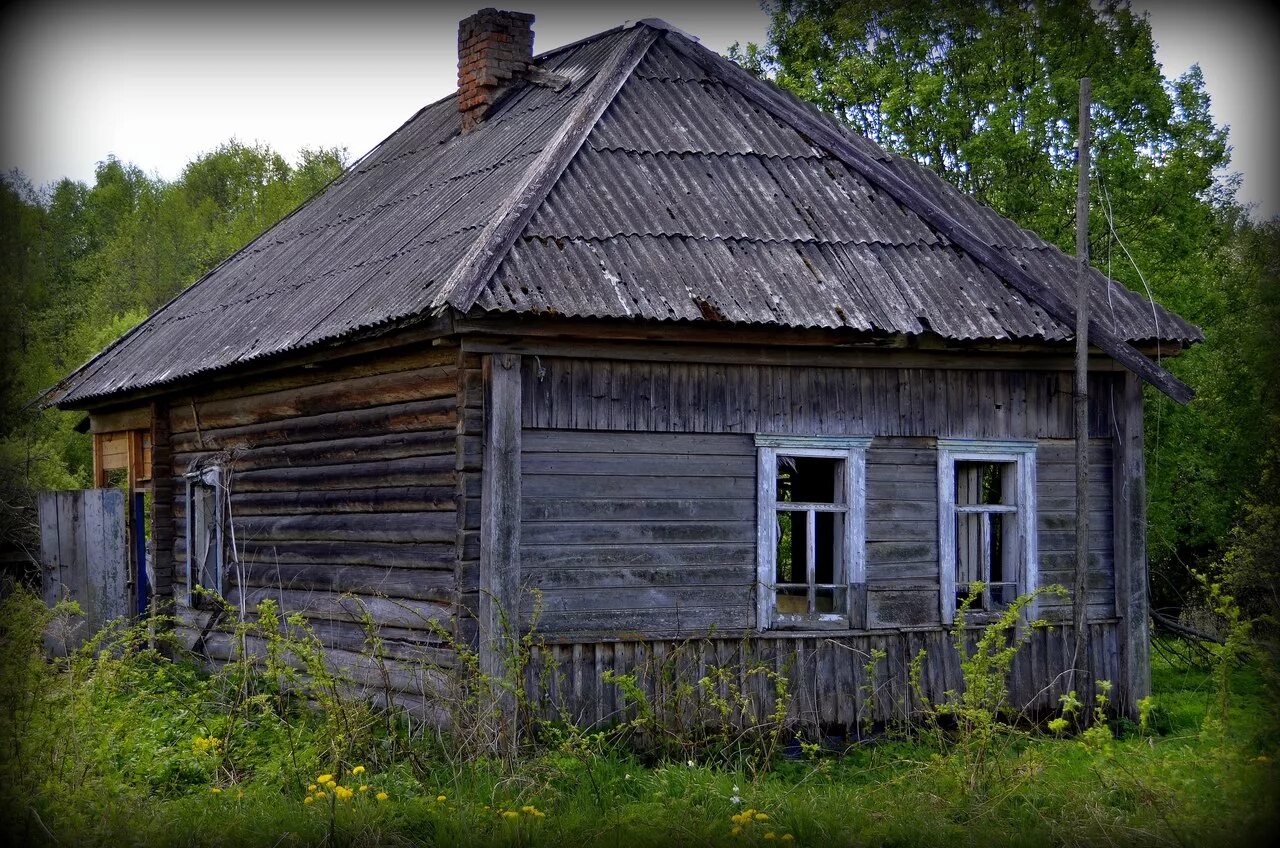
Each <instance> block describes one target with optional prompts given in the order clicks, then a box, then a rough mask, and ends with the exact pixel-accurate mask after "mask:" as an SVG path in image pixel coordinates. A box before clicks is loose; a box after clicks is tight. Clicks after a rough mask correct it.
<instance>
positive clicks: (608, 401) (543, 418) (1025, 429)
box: [522, 347, 1110, 465]
mask: <svg viewBox="0 0 1280 848" xmlns="http://www.w3.org/2000/svg"><path fill="white" fill-rule="evenodd" d="M684 349H685V350H689V348H688V347H686V348H684ZM528 361H529V362H531V363H532V362H533V358H531V357H530V358H528ZM887 361H888V362H893V360H887ZM635 364H636V363H634V362H628V361H619V360H610V359H590V358H586V357H585V356H583V357H574V358H568V357H545V358H544V357H538V362H537V363H536V364H530V365H528V366H527V367H526V372H527V373H526V380H525V385H526V388H525V394H524V397H523V398H522V406H523V410H522V418H523V421H524V424H525V426H526V427H530V428H535V427H536V428H540V429H541V428H550V429H557V430H581V429H589V430H609V431H613V432H619V433H628V434H635V435H636V436H640V437H643V435H644V433H645V432H646V431H648V432H652V431H658V432H664V431H675V432H692V433H699V434H706V435H707V436H708V437H709V438H716V437H717V436H720V437H723V435H724V434H726V433H737V434H743V435H747V434H754V433H784V434H785V433H794V434H807V435H816V434H829V435H849V434H851V433H875V434H876V435H877V436H880V437H884V436H890V437H892V436H914V437H934V436H952V437H997V438H1020V439H1022V438H1038V437H1044V436H1048V437H1057V438H1062V439H1069V438H1071V435H1072V432H1071V427H1072V424H1071V395H1070V392H1069V390H1068V391H1067V392H1066V393H1063V392H1060V391H1058V390H1056V389H1055V390H1054V391H1044V392H1042V393H1040V394H1039V395H1037V398H1036V401H1035V406H1034V409H1035V412H1036V413H1037V414H1036V415H1035V416H1033V415H1031V414H1027V415H1013V414H1009V413H1008V412H1007V410H1011V409H1027V410H1031V409H1032V408H1033V405H1032V399H1031V398H1030V397H1029V394H1030V393H1031V392H1032V391H1033V390H1034V389H1035V387H1036V386H1037V385H1038V381H1039V379H1041V378H1052V382H1053V383H1054V385H1055V387H1056V386H1058V385H1059V383H1060V382H1061V381H1060V380H1059V377H1060V376H1061V377H1062V378H1064V379H1066V380H1067V381H1068V382H1069V376H1070V375H1069V372H1066V371H1064V372H1061V375H1060V374H1059V373H1049V374H1047V375H1040V374H1032V373H1026V372H1017V371H988V372H978V371H959V370H939V369H941V368H951V367H952V366H951V365H950V364H947V365H941V364H940V365H939V366H938V368H934V369H926V368H901V367H899V368H889V367H882V368H875V369H866V368H864V369H854V368H848V369H841V368H834V367H829V366H828V367H818V366H799V365H796V366H773V365H755V364H747V363H745V362H742V361H737V362H730V363H725V364H722V365H720V364H717V365H711V366H707V365H703V364H699V363H696V362H678V361H672V362H658V363H651V364H649V365H648V366H647V368H646V379H645V381H644V383H643V386H644V393H641V391H640V388H639V387H640V385H641V383H640V382H639V381H636V380H633V379H629V377H628V376H627V375H629V374H630V372H631V371H632V370H633V369H634V367H635ZM615 372H616V374H615ZM712 374H716V375H717V376H715V377H714V378H713V377H712V376H711V375H712ZM538 375H542V376H541V379H540V380H539V378H538ZM1097 379H1098V375H1094V378H1093V381H1094V382H1096V380H1097ZM948 382H953V383H954V384H955V386H954V389H953V390H952V392H951V393H950V394H949V395H948V397H947V399H946V401H945V405H944V406H943V408H942V409H941V410H935V409H933V408H931V407H930V406H928V405H926V404H925V402H924V395H925V393H926V392H934V391H936V389H930V386H931V385H933V386H937V385H940V384H946V383H948ZM726 384H730V385H733V386H735V387H741V389H740V390H738V391H725V389H724V387H725V385H726ZM547 385H550V386H552V387H559V386H561V385H563V386H565V387H567V390H566V392H565V393H564V395H563V396H561V395H560V394H559V393H558V392H556V391H548V390H547V389H546V388H545V386H547ZM1105 412H1106V410H1105V408H1103V406H1102V405H1101V404H1100V403H1095V404H1093V405H1092V406H1091V414H1090V422H1091V424H1090V426H1091V428H1092V433H1093V435H1094V436H1095V437H1100V438H1109V437H1110V432H1109V431H1108V430H1107V429H1106V427H1105V421H1104V417H1105ZM603 435H604V434H602V433H598V432H596V433H592V435H591V436H590V437H589V438H590V439H591V442H590V443H589V444H590V447H586V446H584V447H583V448H581V450H584V451H592V452H599V453H619V454H622V453H629V452H637V451H635V450H634V448H629V447H628V446H627V445H626V444H625V443H623V444H620V445H619V446H618V447H617V448H610V447H608V446H607V442H606V441H605V440H604V439H602V438H601V437H602V436H603ZM556 447H557V445H554V444H553V445H549V447H548V450H555V449H556ZM691 449H692V450H694V451H695V452H696V453H698V454H699V455H702V454H708V453H711V452H712V451H711V450H707V449H702V448H701V447H695V448H691ZM1065 461H1066V462H1067V463H1068V465H1069V463H1070V454H1069V453H1068V455H1067V456H1066V457H1065Z"/></svg>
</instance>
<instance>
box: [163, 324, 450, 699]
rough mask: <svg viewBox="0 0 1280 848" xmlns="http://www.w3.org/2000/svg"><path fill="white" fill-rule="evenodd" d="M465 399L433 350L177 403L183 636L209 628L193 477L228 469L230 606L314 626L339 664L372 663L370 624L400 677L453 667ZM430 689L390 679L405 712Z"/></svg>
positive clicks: (211, 647) (446, 361)
mask: <svg viewBox="0 0 1280 848" xmlns="http://www.w3.org/2000/svg"><path fill="white" fill-rule="evenodd" d="M460 383H461V380H460V370H459V351H458V348H457V347H456V346H453V345H436V346H432V345H431V344H430V343H429V342H423V343H419V344H417V345H414V346H412V347H406V348H401V349H396V348H392V349H388V350H382V351H379V352H376V353H372V354H368V355H365V356H361V357H359V358H349V359H346V360H342V361H336V362H334V361H329V362H326V361H319V362H315V363H313V364H312V366H311V367H309V368H292V369H290V370H289V371H288V372H287V373H281V374H279V375H269V374H268V375H263V376H260V377H257V378H255V379H253V380H251V381H249V382H246V383H244V384H243V385H239V386H234V387H219V388H216V389H215V390H212V391H209V392H207V393H205V394H197V395H190V396H184V397H180V398H173V399H171V400H170V402H169V407H168V411H169V414H168V418H167V423H168V427H169V429H170V431H171V435H170V437H169V446H170V448H171V451H172V454H171V457H172V459H171V467H172V477H171V480H172V493H171V499H172V500H171V502H172V526H173V531H174V537H175V538H174V553H173V561H174V566H175V568H174V589H173V594H174V598H175V600H176V602H177V610H178V615H179V618H180V620H181V621H182V622H183V625H182V627H181V628H180V635H181V636H183V637H185V639H186V640H187V642H188V643H195V642H196V640H197V638H198V637H199V635H200V634H201V632H202V631H204V630H205V629H206V624H207V620H208V616H209V614H208V613H207V612H204V611H199V610H191V609H188V608H187V606H186V598H187V589H186V585H185V583H186V573H185V558H186V539H185V526H186V525H185V521H186V512H185V503H184V497H185V485H184V483H183V480H182V474H183V473H184V472H185V471H186V470H187V469H188V468H190V467H192V465H193V463H197V462H201V461H205V460H207V459H209V458H214V459H216V460H217V461H218V462H219V463H220V464H221V466H222V467H223V469H224V472H223V481H224V483H225V484H226V485H227V486H228V487H229V489H230V492H231V495H230V513H231V527H230V530H231V531H232V532H233V533H234V542H235V555H234V557H230V558H229V561H228V566H227V575H226V586H225V588H226V592H225V595H226V598H227V600H228V601H229V602H230V603H232V604H233V605H235V606H241V605H243V607H245V608H247V609H249V610H250V611H251V610H252V609H253V608H254V607H255V606H256V605H257V604H258V602H260V601H261V600H264V599H267V598H271V599H275V600H276V601H278V602H279V603H280V605H281V607H282V608H283V610H284V612H286V613H288V612H295V611H296V612H301V613H303V614H304V615H305V616H306V618H307V619H308V620H309V622H310V623H311V624H312V626H313V627H314V628H315V629H316V632H317V633H318V634H319V635H320V636H321V638H322V639H323V640H324V641H325V643H326V645H328V646H329V647H330V648H331V649H332V650H334V651H335V652H337V653H335V657H338V658H339V659H341V656H344V655H345V654H343V652H346V654H351V655H353V656H358V655H359V653H360V652H361V651H362V650H363V649H364V647H365V640H366V634H365V630H364V627H363V626H362V624H361V620H362V619H364V618H365V617H366V616H368V617H369V618H371V619H372V620H373V621H374V622H376V624H377V625H378V629H379V634H380V636H381V637H382V639H383V640H384V643H383V647H384V650H385V652H386V654H387V655H388V657H390V658H391V661H392V663H393V665H394V664H397V663H399V664H400V665H403V664H404V663H410V664H418V663H423V662H426V663H430V664H440V665H447V664H450V663H452V661H453V660H452V650H451V647H450V645H449V639H447V638H442V637H441V636H440V635H439V634H438V633H437V632H436V628H437V626H442V627H444V628H445V629H446V631H452V630H453V628H454V626H455V619H456V616H455V609H456V604H457V600H458V595H459V587H458V580H457V571H458V567H459V563H458V534H459V526H460V514H459V510H458V509H457V506H456V505H457V503H458V494H459V492H458V486H459V471H458V469H459V467H460V465H461V464H462V463H463V457H464V455H465V453H466V451H465V450H464V449H463V448H462V447H461V445H460V435H459V432H460V419H459V415H458V403H459V395H460V392H461V388H460ZM229 538H230V535H229ZM250 615H251V616H252V612H250ZM226 624H227V623H223V624H222V625H220V627H225V625H226ZM223 642H225V638H224V637H221V636H219V635H218V631H217V630H216V629H215V631H214V632H213V633H206V634H205V639H204V643H203V645H202V647H203V648H204V649H205V650H206V651H208V652H209V653H210V655H211V656H213V657H214V658H215V659H218V658H221V659H225V658H226V657H221V656H219V651H221V652H222V653H223V654H225V653H227V651H228V650H230V648H229V645H224V644H223ZM219 646H221V647H219ZM224 649H225V650H224ZM346 665H347V666H350V667H351V668H354V669H357V670H359V680H358V681H357V682H361V681H363V683H365V684H369V685H372V684H373V683H377V682H378V681H382V683H383V684H385V682H386V679H387V678H386V674H385V673H383V672H382V671H381V670H379V671H378V673H377V674H376V675H374V676H373V677H370V675H373V672H370V671H369V670H368V669H367V668H365V667H364V665H361V664H360V663H347V664H346ZM366 678H367V679H366ZM420 678H421V674H416V673H410V671H409V670H407V669H405V668H398V669H397V670H395V671H394V673H393V674H391V677H390V679H392V680H393V681H399V683H397V684H396V685H397V686H398V687H399V688H398V689H397V691H398V692H400V694H399V695H398V696H397V697H398V698H403V697H404V696H405V694H406V693H405V691H402V690H405V689H406V687H407V689H408V694H409V695H410V696H412V695H414V694H417V695H421V694H422V693H421V691H418V690H420V689H421V687H420V686H419V685H418V683H420V682H421V680H420ZM400 683H403V684H404V686H400V685H399V684H400ZM384 688H385V687H384ZM393 688H395V687H393Z"/></svg>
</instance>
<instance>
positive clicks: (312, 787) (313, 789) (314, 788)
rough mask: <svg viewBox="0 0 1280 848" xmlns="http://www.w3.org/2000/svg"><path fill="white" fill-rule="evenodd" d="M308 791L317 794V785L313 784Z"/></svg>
mask: <svg viewBox="0 0 1280 848" xmlns="http://www.w3.org/2000/svg"><path fill="white" fill-rule="evenodd" d="M307 791H308V792H315V791H316V785H315V784H314V783H313V784H311V785H310V786H308V787H307Z"/></svg>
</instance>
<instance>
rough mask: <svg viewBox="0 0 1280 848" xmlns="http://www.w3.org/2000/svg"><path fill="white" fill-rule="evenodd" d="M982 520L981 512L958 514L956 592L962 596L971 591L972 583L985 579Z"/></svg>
mask: <svg viewBox="0 0 1280 848" xmlns="http://www.w3.org/2000/svg"><path fill="white" fill-rule="evenodd" d="M982 518H983V515H982V513H980V512H961V513H957V514H956V591H957V592H958V593H959V594H960V595H961V596H964V595H965V594H966V593H967V592H968V591H969V584H970V583H972V582H973V581H975V580H982V579H984V577H983V573H982Z"/></svg>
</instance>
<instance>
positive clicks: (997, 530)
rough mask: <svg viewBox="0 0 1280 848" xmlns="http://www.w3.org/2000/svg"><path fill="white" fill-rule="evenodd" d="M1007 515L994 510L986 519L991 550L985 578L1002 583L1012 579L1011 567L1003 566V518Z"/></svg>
mask: <svg viewBox="0 0 1280 848" xmlns="http://www.w3.org/2000/svg"><path fill="white" fill-rule="evenodd" d="M1007 515H1008V513H1000V512H996V513H992V514H991V515H990V516H989V519H988V520H989V521H990V522H991V550H990V559H989V560H988V563H989V564H988V567H987V574H988V575H989V576H988V577H987V580H988V582H991V583H1004V582H1005V581H1007V580H1012V579H1013V569H1012V568H1006V567H1005V549H1004V523H1005V521H1004V520H1005V517H1006V516H1007Z"/></svg>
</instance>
